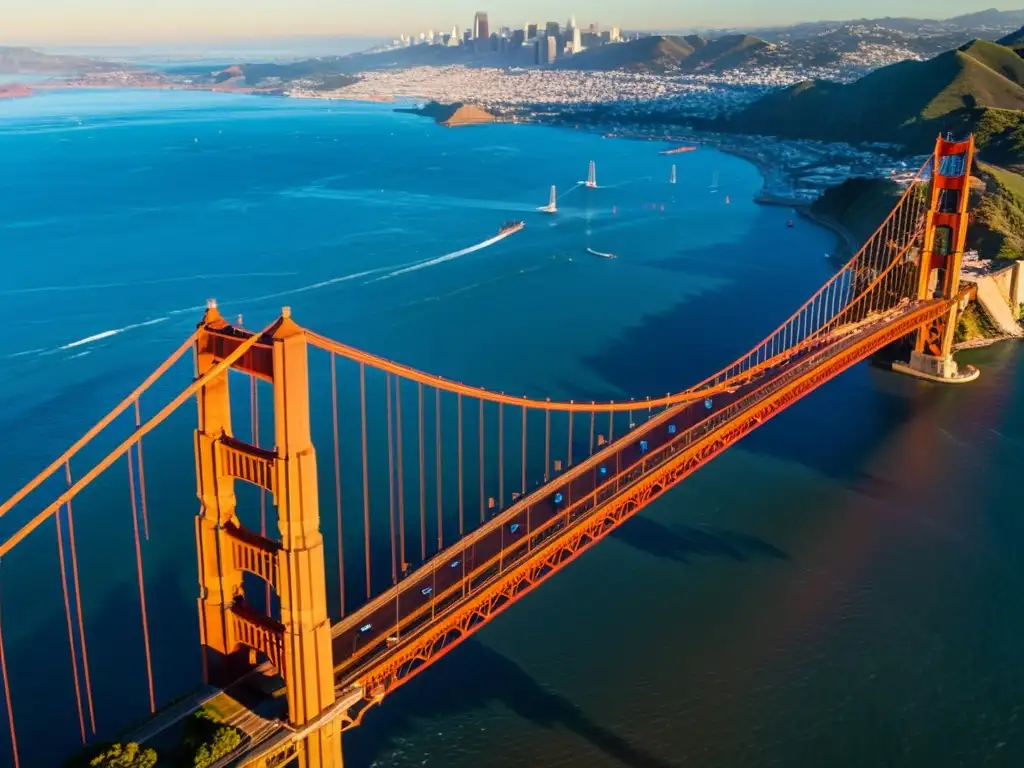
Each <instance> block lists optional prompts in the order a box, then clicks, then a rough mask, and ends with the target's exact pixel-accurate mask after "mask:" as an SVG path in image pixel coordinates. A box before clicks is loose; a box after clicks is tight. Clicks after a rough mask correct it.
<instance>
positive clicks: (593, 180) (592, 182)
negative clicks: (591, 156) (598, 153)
mask: <svg viewBox="0 0 1024 768" xmlns="http://www.w3.org/2000/svg"><path fill="white" fill-rule="evenodd" d="M587 186H588V187H590V188H594V187H596V186H597V163H595V162H594V161H593V160H591V161H590V170H589V171H588V173H587Z"/></svg>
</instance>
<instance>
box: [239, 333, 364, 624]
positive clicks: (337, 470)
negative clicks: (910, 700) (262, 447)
mask: <svg viewBox="0 0 1024 768" xmlns="http://www.w3.org/2000/svg"><path fill="white" fill-rule="evenodd" d="M337 368H338V356H337V355H336V354H334V353H333V352H331V415H332V419H331V421H332V424H333V427H334V509H335V513H336V514H337V517H338V520H337V522H338V595H339V600H338V602H339V604H340V609H341V618H345V535H344V530H345V528H344V524H343V523H342V519H341V443H340V441H339V440H338V370H337ZM252 383H253V391H255V385H256V378H255V377H253V379H252ZM268 588H269V585H268Z"/></svg>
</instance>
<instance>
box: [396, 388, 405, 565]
mask: <svg viewBox="0 0 1024 768" xmlns="http://www.w3.org/2000/svg"><path fill="white" fill-rule="evenodd" d="M401 384H402V377H401V376H395V419H396V421H397V422H398V425H397V427H398V554H399V556H400V558H401V565H402V568H401V570H402V573H405V471H404V470H403V469H402V387H401Z"/></svg>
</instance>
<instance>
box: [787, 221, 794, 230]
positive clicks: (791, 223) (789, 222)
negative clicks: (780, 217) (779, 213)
mask: <svg viewBox="0 0 1024 768" xmlns="http://www.w3.org/2000/svg"><path fill="white" fill-rule="evenodd" d="M786 226H787V227H789V228H790V229H792V228H793V220H792V219H790V220H789V221H787V222H786Z"/></svg>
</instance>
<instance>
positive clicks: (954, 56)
mask: <svg viewBox="0 0 1024 768" xmlns="http://www.w3.org/2000/svg"><path fill="white" fill-rule="evenodd" d="M1021 83H1024V59H1021V58H1020V57H1018V56H1017V55H1016V54H1015V53H1014V52H1013V51H1011V50H1010V49H1009V48H1006V47H1004V46H1000V45H997V44H996V43H989V42H986V41H983V40H975V41H974V42H971V43H968V44H967V45H964V46H963V47H961V48H959V49H957V50H953V51H947V52H946V53H943V54H940V55H939V56H936V57H935V58H933V59H930V60H928V61H902V62H899V63H897V64H892V65H890V66H887V67H882V68H881V69H878V70H875V71H874V72H872V73H870V74H868V75H866V76H864V77H862V78H861V79H860V80H857V81H856V82H853V83H850V84H848V85H842V84H839V83H833V82H829V81H821V80H818V81H805V82H802V83H798V84H797V85H794V86H792V87H790V88H786V89H784V90H782V91H777V92H775V93H771V94H769V95H767V96H765V97H764V98H762V99H760V100H758V101H756V102H754V103H753V104H752V105H750V106H749V107H747V108H746V109H745V110H743V111H742V112H740V113H739V114H738V115H737V116H736V117H734V118H733V119H732V120H730V121H728V124H727V125H728V127H729V128H730V129H732V130H736V131H740V132H744V133H760V134H770V135H777V136H787V137H791V138H805V139H822V140H827V141H850V142H864V141H884V142H893V143H901V144H905V145H908V147H910V148H912V149H914V150H915V151H917V150H921V149H925V150H926V149H927V147H928V145H929V143H930V142H931V141H933V140H934V137H935V135H936V134H937V133H939V132H940V131H943V130H960V131H963V130H965V129H966V130H971V129H972V128H973V126H974V124H975V123H976V122H977V121H978V120H979V119H980V117H981V116H982V115H983V114H984V112H985V110H987V109H990V108H994V109H1000V110H1014V111H1017V110H1024V87H1022V86H1021Z"/></svg>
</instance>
